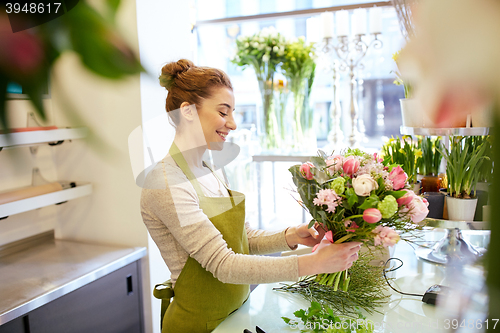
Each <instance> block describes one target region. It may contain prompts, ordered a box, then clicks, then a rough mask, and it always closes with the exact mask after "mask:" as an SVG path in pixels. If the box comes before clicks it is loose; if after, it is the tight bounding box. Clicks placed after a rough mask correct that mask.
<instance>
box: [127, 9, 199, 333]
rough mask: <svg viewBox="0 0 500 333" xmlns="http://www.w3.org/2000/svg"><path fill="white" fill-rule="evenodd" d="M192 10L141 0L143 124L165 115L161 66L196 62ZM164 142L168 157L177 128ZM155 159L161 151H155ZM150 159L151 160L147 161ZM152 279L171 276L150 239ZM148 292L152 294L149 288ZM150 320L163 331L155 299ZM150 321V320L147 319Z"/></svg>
mask: <svg viewBox="0 0 500 333" xmlns="http://www.w3.org/2000/svg"><path fill="white" fill-rule="evenodd" d="M190 10H191V7H190V5H189V2H188V1H175V0H140V1H139V0H138V1H137V26H138V34H139V49H140V57H141V63H142V64H143V66H144V67H145V68H146V69H147V71H148V73H145V74H142V75H141V82H140V94H141V110H142V121H143V124H144V123H147V122H148V121H150V120H151V119H154V118H156V117H159V116H162V115H165V97H166V91H165V89H164V88H162V87H161V86H160V85H159V83H158V76H159V74H160V72H161V67H162V66H163V65H164V64H165V63H167V62H170V61H177V60H178V59H180V58H187V59H190V60H193V56H192V51H191V47H190V45H191V44H190V42H191V40H190V38H191V33H190ZM161 134H162V135H161V136H160V137H162V139H161V140H162V141H164V142H163V143H161V142H160V145H158V143H157V142H155V143H152V144H154V145H155V147H158V146H159V150H160V152H159V155H160V156H161V155H162V154H166V152H167V151H168V148H169V147H170V143H171V140H172V139H173V135H174V132H173V129H172V128H171V127H167V128H165V129H164V133H161ZM162 148H163V149H164V150H163V152H162V151H161V150H162ZM154 155H155V160H156V156H158V152H157V151H155V154H154ZM147 159H148V160H149V158H147ZM148 248H149V263H150V265H149V267H150V271H149V278H150V284H151V287H152V286H154V284H156V283H160V282H164V281H165V280H167V279H168V278H169V277H170V272H169V271H168V269H167V267H166V265H165V262H164V261H163V259H162V258H161V256H160V253H159V251H158V248H157V247H156V245H155V244H154V242H153V241H152V240H151V238H149V243H148ZM144 293H149V294H151V293H152V289H151V288H150V289H145V290H144ZM151 304H152V311H151V317H150V321H151V322H152V325H153V330H152V332H155V333H156V332H160V320H159V318H160V304H161V303H160V301H159V300H157V299H155V298H153V299H152V303H151ZM146 320H148V318H146Z"/></svg>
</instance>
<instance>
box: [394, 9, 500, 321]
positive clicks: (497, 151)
mask: <svg viewBox="0 0 500 333" xmlns="http://www.w3.org/2000/svg"><path fill="white" fill-rule="evenodd" d="M413 13H414V15H413V18H414V23H415V28H416V30H415V31H416V33H415V36H414V37H413V38H411V39H410V41H409V43H408V44H407V46H406V47H405V48H404V49H403V51H402V52H401V55H400V64H401V66H404V67H405V69H407V71H406V70H405V73H406V72H408V73H409V74H411V77H412V82H414V83H415V85H416V87H418V88H417V89H416V90H415V97H416V98H418V99H419V100H420V102H421V103H422V105H423V106H424V107H425V110H426V111H427V112H429V114H430V115H432V116H433V118H434V119H435V120H436V125H437V126H438V127H444V126H447V127H448V126H453V125H454V124H455V123H456V122H457V121H460V118H462V119H463V117H464V116H465V115H466V114H470V113H481V112H485V111H486V108H487V106H488V105H490V104H493V105H494V110H495V114H494V119H491V120H490V122H489V123H490V124H491V125H490V126H493V124H495V128H494V131H497V130H498V124H499V123H498V120H499V119H500V118H499V116H500V115H499V113H500V112H499V110H500V108H499V105H500V44H499V43H498V42H497V41H498V36H500V2H499V1H496V0H482V1H469V0H440V1H433V0H421V1H420V2H419V3H418V7H415V10H414V11H413ZM494 140H495V144H494V145H493V146H492V147H493V156H494V161H498V160H499V158H500V147H499V146H500V145H499V141H500V137H499V136H498V135H494ZM493 182H494V184H493V192H492V197H491V201H490V205H491V207H492V211H491V219H492V221H491V223H490V226H489V228H490V229H491V239H490V242H489V246H488V252H487V254H486V256H487V260H486V264H485V265H486V269H487V274H488V276H487V284H488V294H489V314H488V317H489V318H490V319H494V318H499V316H500V256H499V254H500V223H499V222H500V220H499V218H500V195H499V194H500V192H499V191H498V188H499V187H500V180H499V178H498V177H493ZM457 309H458V308H457ZM489 330H491V327H490V328H489Z"/></svg>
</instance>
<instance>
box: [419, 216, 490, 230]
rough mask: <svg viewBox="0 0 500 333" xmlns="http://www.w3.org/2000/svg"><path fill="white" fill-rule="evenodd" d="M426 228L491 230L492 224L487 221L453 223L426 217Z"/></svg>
mask: <svg viewBox="0 0 500 333" xmlns="http://www.w3.org/2000/svg"><path fill="white" fill-rule="evenodd" d="M424 222H426V224H425V226H427V227H434V228H443V229H454V228H459V229H461V230H490V223H489V222H487V221H452V220H443V219H434V218H430V217H426V218H425V220H424Z"/></svg>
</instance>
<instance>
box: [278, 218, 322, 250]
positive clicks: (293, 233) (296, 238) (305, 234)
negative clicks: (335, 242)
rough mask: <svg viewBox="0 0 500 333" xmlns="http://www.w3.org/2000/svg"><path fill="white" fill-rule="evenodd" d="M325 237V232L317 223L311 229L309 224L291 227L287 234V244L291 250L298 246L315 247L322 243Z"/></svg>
mask: <svg viewBox="0 0 500 333" xmlns="http://www.w3.org/2000/svg"><path fill="white" fill-rule="evenodd" d="M323 236H325V230H324V229H323V228H321V226H320V225H319V223H317V222H316V223H315V224H314V225H313V226H312V227H311V228H308V224H307V223H302V224H300V225H298V226H294V227H290V228H288V229H287V231H286V233H285V237H286V242H287V243H288V246H290V248H291V249H293V248H294V247H295V246H296V245H297V244H302V245H306V246H314V245H316V244H318V243H319V242H320V241H321V239H322V238H323Z"/></svg>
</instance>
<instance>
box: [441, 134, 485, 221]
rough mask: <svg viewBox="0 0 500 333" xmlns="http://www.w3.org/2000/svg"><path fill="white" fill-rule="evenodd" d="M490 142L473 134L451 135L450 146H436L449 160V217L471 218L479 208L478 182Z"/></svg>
mask: <svg viewBox="0 0 500 333" xmlns="http://www.w3.org/2000/svg"><path fill="white" fill-rule="evenodd" d="M486 148H487V145H486V144H485V143H484V142H481V143H478V142H477V140H476V142H475V141H474V138H473V137H465V138H464V137H451V138H450V149H449V150H445V149H442V148H437V150H439V151H440V153H441V154H442V155H443V157H444V158H445V160H446V177H447V179H448V187H447V190H448V195H447V197H446V205H447V207H448V218H449V219H450V220H456V221H472V220H473V219H474V213H475V211H476V205H477V197H476V184H477V181H478V179H479V171H480V170H481V167H482V164H483V162H484V160H488V159H489V157H487V156H485V151H486Z"/></svg>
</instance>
